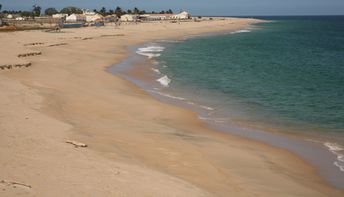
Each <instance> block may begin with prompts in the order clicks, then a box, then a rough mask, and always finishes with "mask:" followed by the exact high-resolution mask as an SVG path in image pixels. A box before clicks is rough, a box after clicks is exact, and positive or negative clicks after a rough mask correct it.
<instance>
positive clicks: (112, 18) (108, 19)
mask: <svg viewBox="0 0 344 197" xmlns="http://www.w3.org/2000/svg"><path fill="white" fill-rule="evenodd" d="M117 19H118V17H117V16H116V15H115V14H113V15H108V16H105V17H104V21H105V22H107V23H111V22H116V21H117Z"/></svg>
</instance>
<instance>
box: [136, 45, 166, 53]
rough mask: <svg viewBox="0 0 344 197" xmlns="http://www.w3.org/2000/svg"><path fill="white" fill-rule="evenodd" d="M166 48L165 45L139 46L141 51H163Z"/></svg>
mask: <svg viewBox="0 0 344 197" xmlns="http://www.w3.org/2000/svg"><path fill="white" fill-rule="evenodd" d="M164 50H165V47H161V46H148V47H142V48H139V49H138V51H139V52H162V51H164Z"/></svg>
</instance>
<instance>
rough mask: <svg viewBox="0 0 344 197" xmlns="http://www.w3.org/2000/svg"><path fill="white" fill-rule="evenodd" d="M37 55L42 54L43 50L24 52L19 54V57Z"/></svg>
mask: <svg viewBox="0 0 344 197" xmlns="http://www.w3.org/2000/svg"><path fill="white" fill-rule="evenodd" d="M36 55H42V52H31V53H23V54H19V55H18V57H28V56H36Z"/></svg>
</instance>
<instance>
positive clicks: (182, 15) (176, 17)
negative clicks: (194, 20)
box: [171, 11, 191, 20]
mask: <svg viewBox="0 0 344 197" xmlns="http://www.w3.org/2000/svg"><path fill="white" fill-rule="evenodd" d="M171 18H172V19H174V20H185V19H190V18H191V15H190V14H189V13H187V12H185V11H184V12H181V13H179V14H175V15H173V16H172V17H171Z"/></svg>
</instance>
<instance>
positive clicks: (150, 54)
mask: <svg viewBox="0 0 344 197" xmlns="http://www.w3.org/2000/svg"><path fill="white" fill-rule="evenodd" d="M136 53H137V54H139V55H142V56H146V57H148V58H149V59H152V58H153V57H159V56H160V55H161V54H160V53H146V52H140V51H137V52H136Z"/></svg>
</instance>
